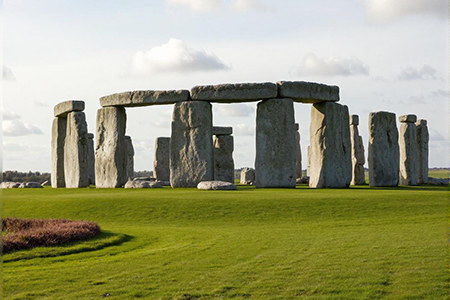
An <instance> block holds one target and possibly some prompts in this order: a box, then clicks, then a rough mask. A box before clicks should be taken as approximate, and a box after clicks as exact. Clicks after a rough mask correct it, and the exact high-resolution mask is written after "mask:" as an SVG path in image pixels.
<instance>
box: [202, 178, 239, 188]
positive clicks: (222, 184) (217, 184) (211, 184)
mask: <svg viewBox="0 0 450 300" xmlns="http://www.w3.org/2000/svg"><path fill="white" fill-rule="evenodd" d="M197 188H198V189H199V190H235V189H236V186H235V185H234V184H233V183H231V182H227V181H217V180H215V181H201V182H199V184H198V185H197Z"/></svg>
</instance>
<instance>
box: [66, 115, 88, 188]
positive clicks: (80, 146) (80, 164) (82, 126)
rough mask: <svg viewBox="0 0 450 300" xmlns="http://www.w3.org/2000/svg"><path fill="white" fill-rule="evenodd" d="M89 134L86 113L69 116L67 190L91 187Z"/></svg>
mask: <svg viewBox="0 0 450 300" xmlns="http://www.w3.org/2000/svg"><path fill="white" fill-rule="evenodd" d="M88 167H89V165H88V132H87V123H86V116H85V114H84V112H80V111H74V112H71V113H69V114H68V115H67V132H66V141H65V143H64V178H65V180H66V188H81V187H88V186H89V174H88V172H89V169H88Z"/></svg>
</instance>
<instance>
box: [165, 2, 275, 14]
mask: <svg viewBox="0 0 450 300" xmlns="http://www.w3.org/2000/svg"><path fill="white" fill-rule="evenodd" d="M166 2H167V3H168V4H169V5H171V6H187V7H189V8H190V9H191V10H193V11H195V12H207V11H211V10H215V9H219V8H222V7H223V2H224V1H223V0H166ZM225 3H226V7H227V9H229V10H232V11H238V12H249V11H260V12H265V11H268V10H269V7H268V6H267V5H266V4H264V3H263V2H261V0H226V1H225Z"/></svg>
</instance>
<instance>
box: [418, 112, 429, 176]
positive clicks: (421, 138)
mask: <svg viewBox="0 0 450 300" xmlns="http://www.w3.org/2000/svg"><path fill="white" fill-rule="evenodd" d="M416 128H417V172H418V176H417V183H428V141H429V139H430V135H429V133H428V126H427V120H423V119H420V120H418V121H417V122H416Z"/></svg>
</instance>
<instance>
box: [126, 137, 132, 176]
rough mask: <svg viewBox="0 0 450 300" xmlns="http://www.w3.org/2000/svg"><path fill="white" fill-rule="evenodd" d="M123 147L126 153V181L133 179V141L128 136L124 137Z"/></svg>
mask: <svg viewBox="0 0 450 300" xmlns="http://www.w3.org/2000/svg"><path fill="white" fill-rule="evenodd" d="M125 147H126V153H127V168H126V169H127V178H128V180H130V179H132V178H133V177H134V148H133V140H132V139H131V137H130V136H128V135H126V136H125Z"/></svg>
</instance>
